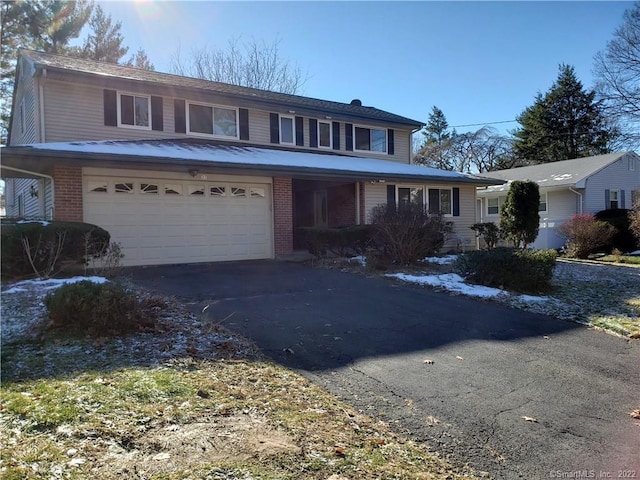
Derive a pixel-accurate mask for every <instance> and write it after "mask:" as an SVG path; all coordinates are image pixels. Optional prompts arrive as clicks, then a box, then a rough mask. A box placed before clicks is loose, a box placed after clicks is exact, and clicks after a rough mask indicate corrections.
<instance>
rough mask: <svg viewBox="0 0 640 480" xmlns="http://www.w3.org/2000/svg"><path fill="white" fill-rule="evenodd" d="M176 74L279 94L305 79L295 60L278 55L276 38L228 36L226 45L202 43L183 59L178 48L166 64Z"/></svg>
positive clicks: (293, 89)
mask: <svg viewBox="0 0 640 480" xmlns="http://www.w3.org/2000/svg"><path fill="white" fill-rule="evenodd" d="M169 68H170V70H171V72H172V73H175V74H177V75H183V76H189V77H196V78H202V79H205V80H211V81H214V82H224V83H231V84H233V85H240V86H243V87H252V88H259V89H261V90H270V91H276V92H281V93H289V94H296V93H299V92H300V90H301V89H302V87H303V86H304V83H305V82H306V80H307V75H306V74H304V73H303V72H302V70H301V68H300V67H299V66H298V64H297V63H294V62H292V61H290V60H289V59H287V58H283V57H282V56H281V54H280V38H279V37H276V38H275V40H274V41H273V42H271V43H267V42H265V41H261V42H259V41H257V40H255V39H252V40H251V41H248V42H242V43H241V41H240V38H232V39H231V40H229V42H228V43H227V46H226V48H218V47H211V46H209V45H205V46H203V47H197V48H194V49H193V50H191V52H190V54H189V55H188V56H187V58H183V56H182V52H181V49H180V47H178V49H177V50H176V52H175V53H174V54H173V55H172V57H171V62H170V66H169Z"/></svg>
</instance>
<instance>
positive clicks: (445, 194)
mask: <svg viewBox="0 0 640 480" xmlns="http://www.w3.org/2000/svg"><path fill="white" fill-rule="evenodd" d="M440 213H442V214H444V215H451V190H440Z"/></svg>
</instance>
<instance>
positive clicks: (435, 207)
mask: <svg viewBox="0 0 640 480" xmlns="http://www.w3.org/2000/svg"><path fill="white" fill-rule="evenodd" d="M429 213H431V214H434V215H437V214H438V213H440V190H439V189H437V188H430V189H429Z"/></svg>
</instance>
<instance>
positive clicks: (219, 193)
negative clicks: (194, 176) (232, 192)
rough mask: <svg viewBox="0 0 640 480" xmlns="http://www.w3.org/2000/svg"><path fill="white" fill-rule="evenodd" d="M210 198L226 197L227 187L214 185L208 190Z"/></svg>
mask: <svg viewBox="0 0 640 480" xmlns="http://www.w3.org/2000/svg"><path fill="white" fill-rule="evenodd" d="M209 191H210V192H211V196H212V197H226V196H227V187H225V186H224V185H214V186H213V187H211V188H210V189H209Z"/></svg>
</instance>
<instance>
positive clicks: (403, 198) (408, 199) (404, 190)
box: [398, 187, 424, 207]
mask: <svg viewBox="0 0 640 480" xmlns="http://www.w3.org/2000/svg"><path fill="white" fill-rule="evenodd" d="M411 203H415V204H416V205H421V206H424V188H422V187H398V206H400V207H403V206H405V205H409V204H411Z"/></svg>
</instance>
